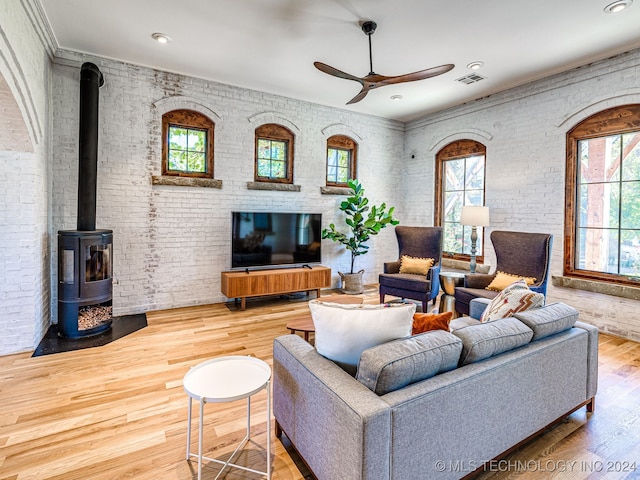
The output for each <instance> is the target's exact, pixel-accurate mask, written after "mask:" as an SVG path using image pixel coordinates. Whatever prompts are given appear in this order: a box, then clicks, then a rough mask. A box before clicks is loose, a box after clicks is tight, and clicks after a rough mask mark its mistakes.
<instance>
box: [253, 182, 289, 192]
mask: <svg viewBox="0 0 640 480" xmlns="http://www.w3.org/2000/svg"><path fill="white" fill-rule="evenodd" d="M247 190H273V191H277V192H299V191H300V185H292V184H290V183H269V182H247Z"/></svg>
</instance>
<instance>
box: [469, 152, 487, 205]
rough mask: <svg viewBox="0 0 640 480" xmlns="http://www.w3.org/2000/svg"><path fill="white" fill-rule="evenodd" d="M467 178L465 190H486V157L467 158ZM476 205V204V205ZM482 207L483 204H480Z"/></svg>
mask: <svg viewBox="0 0 640 480" xmlns="http://www.w3.org/2000/svg"><path fill="white" fill-rule="evenodd" d="M466 175H467V178H466V179H465V188H466V189H467V190H469V189H475V190H478V189H484V155H482V156H479V157H469V158H467V173H466ZM474 205H475V204H474ZM479 205H482V204H479Z"/></svg>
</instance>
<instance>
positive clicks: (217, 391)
mask: <svg viewBox="0 0 640 480" xmlns="http://www.w3.org/2000/svg"><path fill="white" fill-rule="evenodd" d="M183 385H184V391H185V392H186V393H187V395H188V396H189V414H188V422H189V424H188V426H187V460H190V459H191V457H198V480H200V479H201V478H202V460H203V459H205V460H208V461H211V462H216V463H220V464H222V465H223V467H222V469H221V470H220V472H218V475H217V476H216V479H217V478H218V477H219V476H220V474H221V473H222V472H223V471H224V469H225V468H226V467H228V466H231V467H235V468H240V469H242V470H246V471H248V472H253V473H259V474H262V475H266V476H267V479H270V478H271V416H270V415H271V368H270V367H269V365H268V364H267V363H265V362H264V361H262V360H260V359H258V358H255V357H247V356H241V355H233V356H226V357H219V358H214V359H212V360H207V361H206V362H202V363H199V364H198V365H196V366H194V367H193V368H191V369H190V370H189V371H188V372H187V374H186V375H185V376H184V379H183ZM262 389H266V390H267V449H266V450H267V470H266V471H265V472H262V471H259V470H254V469H252V468H248V467H245V466H243V465H238V464H235V463H231V461H232V460H233V457H234V456H235V455H236V453H238V451H240V449H241V448H243V447H244V446H245V445H246V443H247V442H248V441H249V436H250V429H251V396H252V395H254V394H256V393H258V392H259V391H260V390H262ZM243 398H246V399H247V433H246V435H245V437H244V439H243V440H242V441H241V442H240V444H239V445H238V446H237V447H236V449H235V450H234V451H233V453H232V454H231V456H230V457H229V459H228V460H227V461H226V462H223V461H221V460H218V459H216V458H209V457H205V456H203V455H202V423H203V412H204V404H205V403H222V402H232V401H234V400H241V399H243ZM193 400H197V401H198V402H199V403H200V417H199V422H198V454H197V455H196V454H195V453H191V407H192V402H193Z"/></svg>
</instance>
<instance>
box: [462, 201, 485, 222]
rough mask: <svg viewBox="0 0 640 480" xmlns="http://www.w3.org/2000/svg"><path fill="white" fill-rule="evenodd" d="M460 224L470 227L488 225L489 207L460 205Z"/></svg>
mask: <svg viewBox="0 0 640 480" xmlns="http://www.w3.org/2000/svg"><path fill="white" fill-rule="evenodd" d="M460 224H461V225H469V226H472V227H486V226H488V225H489V207H475V206H471V205H465V206H463V207H462V214H461V215H460Z"/></svg>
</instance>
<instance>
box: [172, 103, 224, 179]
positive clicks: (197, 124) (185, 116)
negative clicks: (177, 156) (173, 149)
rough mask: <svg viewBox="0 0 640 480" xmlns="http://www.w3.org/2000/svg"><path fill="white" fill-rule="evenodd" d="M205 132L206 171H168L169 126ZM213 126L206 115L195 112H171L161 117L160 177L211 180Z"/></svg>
mask: <svg viewBox="0 0 640 480" xmlns="http://www.w3.org/2000/svg"><path fill="white" fill-rule="evenodd" d="M170 125H177V126H180V127H184V128H196V129H200V130H206V133H207V158H206V163H207V171H206V172H203V173H187V172H176V171H174V170H169V145H168V144H169V126H170ZM214 129H215V124H214V123H213V121H212V120H211V119H210V118H208V117H207V116H206V115H203V114H202V113H200V112H196V111H195V110H173V111H171V112H167V113H165V114H164V115H162V175H164V176H175V177H189V178H213V136H214Z"/></svg>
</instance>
